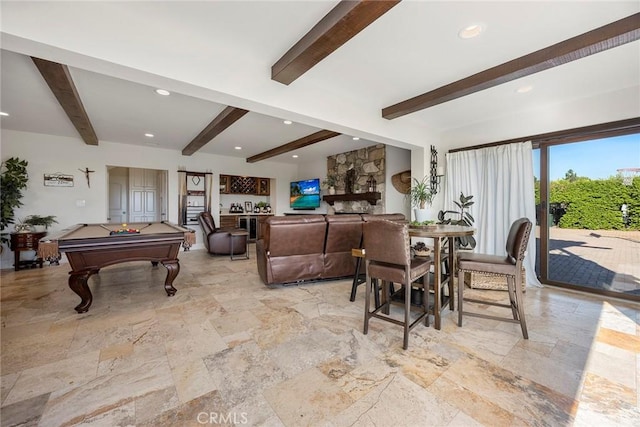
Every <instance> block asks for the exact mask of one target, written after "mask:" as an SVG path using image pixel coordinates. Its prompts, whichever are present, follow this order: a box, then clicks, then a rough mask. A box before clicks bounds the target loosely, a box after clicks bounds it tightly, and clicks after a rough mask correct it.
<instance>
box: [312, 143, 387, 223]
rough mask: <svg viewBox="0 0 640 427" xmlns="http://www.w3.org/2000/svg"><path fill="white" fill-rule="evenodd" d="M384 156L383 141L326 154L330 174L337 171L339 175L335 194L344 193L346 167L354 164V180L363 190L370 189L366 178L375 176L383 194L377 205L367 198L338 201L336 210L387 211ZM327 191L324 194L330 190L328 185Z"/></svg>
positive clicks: (378, 212)
mask: <svg viewBox="0 0 640 427" xmlns="http://www.w3.org/2000/svg"><path fill="white" fill-rule="evenodd" d="M385 157H386V151H385V145H384V144H377V145H374V146H371V147H366V148H361V149H359V150H354V151H349V152H346V153H340V154H336V155H333V156H329V157H327V176H328V175H334V176H335V177H336V185H335V189H336V194H345V181H346V177H347V171H348V170H349V169H351V168H353V169H354V170H355V182H356V184H358V185H359V186H360V191H359V192H360V193H364V192H366V191H367V180H368V179H369V178H370V177H373V178H374V179H375V180H376V182H377V184H376V191H378V192H380V193H381V195H382V199H381V200H378V202H377V203H376V205H371V204H369V202H368V201H366V200H354V201H340V202H338V201H337V202H335V204H334V205H333V209H334V210H335V212H336V213H369V214H381V213H384V211H385V209H384V195H385V187H386V182H385ZM324 191H325V193H324V194H328V192H327V191H328V190H326V189H325V190H324Z"/></svg>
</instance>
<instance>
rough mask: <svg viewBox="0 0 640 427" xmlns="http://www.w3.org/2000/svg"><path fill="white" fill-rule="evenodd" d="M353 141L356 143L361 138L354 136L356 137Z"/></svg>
mask: <svg viewBox="0 0 640 427" xmlns="http://www.w3.org/2000/svg"><path fill="white" fill-rule="evenodd" d="M351 139H353V140H354V141H360V138H359V137H357V136H354V137H353V138H351Z"/></svg>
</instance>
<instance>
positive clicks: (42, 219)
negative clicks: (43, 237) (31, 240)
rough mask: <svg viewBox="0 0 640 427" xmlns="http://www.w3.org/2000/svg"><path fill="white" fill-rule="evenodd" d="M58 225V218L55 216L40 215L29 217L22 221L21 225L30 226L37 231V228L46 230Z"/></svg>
mask: <svg viewBox="0 0 640 427" xmlns="http://www.w3.org/2000/svg"><path fill="white" fill-rule="evenodd" d="M54 223H55V224H57V223H58V221H56V217H55V216H53V215H47V216H40V215H29V216H28V217H26V218H25V219H23V220H22V221H21V224H24V225H27V226H29V227H30V228H31V229H35V228H36V227H44V229H45V230H46V229H48V228H49V227H51V225H53V224H54Z"/></svg>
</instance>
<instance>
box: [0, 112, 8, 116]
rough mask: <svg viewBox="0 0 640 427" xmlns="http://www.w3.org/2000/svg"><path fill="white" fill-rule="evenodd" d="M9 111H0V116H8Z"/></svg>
mask: <svg viewBox="0 0 640 427" xmlns="http://www.w3.org/2000/svg"><path fill="white" fill-rule="evenodd" d="M8 115H9V113H5V112H4V111H0V116H8Z"/></svg>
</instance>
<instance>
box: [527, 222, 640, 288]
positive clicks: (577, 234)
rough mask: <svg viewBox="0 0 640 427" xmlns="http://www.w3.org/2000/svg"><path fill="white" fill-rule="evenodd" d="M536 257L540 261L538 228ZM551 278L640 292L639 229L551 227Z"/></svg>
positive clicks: (583, 284) (594, 286)
mask: <svg viewBox="0 0 640 427" xmlns="http://www.w3.org/2000/svg"><path fill="white" fill-rule="evenodd" d="M536 243H537V253H538V255H537V260H538V262H539V260H540V256H539V253H540V238H539V229H538V228H536ZM549 248H550V249H549V253H550V257H549V275H550V277H549V278H550V279H551V280H553V281H557V282H564V283H569V284H573V285H579V286H584V287H587V288H595V289H604V290H608V291H613V292H621V293H624V294H631V295H640V231H618V230H575V229H563V228H557V227H552V228H551V230H550V244H549Z"/></svg>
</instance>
